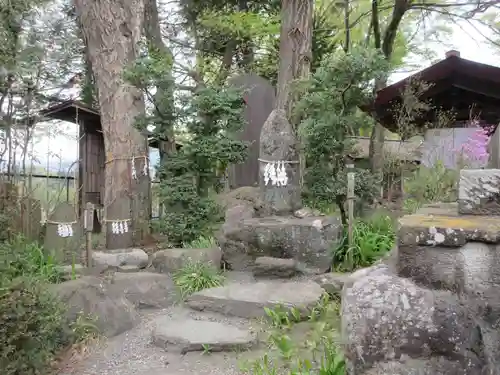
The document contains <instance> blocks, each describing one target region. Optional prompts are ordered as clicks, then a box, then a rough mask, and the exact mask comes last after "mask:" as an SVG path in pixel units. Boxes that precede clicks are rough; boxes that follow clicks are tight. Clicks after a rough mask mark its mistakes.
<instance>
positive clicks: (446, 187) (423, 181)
mask: <svg viewBox="0 0 500 375" xmlns="http://www.w3.org/2000/svg"><path fill="white" fill-rule="evenodd" d="M458 178H459V171H458V170H454V169H448V168H446V167H445V166H444V165H443V163H442V162H437V163H436V164H435V165H434V166H433V167H430V168H429V167H425V166H420V167H419V168H418V169H417V170H416V171H415V172H414V173H413V174H412V175H411V176H410V177H409V178H407V179H405V181H404V185H403V187H404V190H405V195H407V196H408V197H409V198H410V199H411V200H412V202H414V203H412V205H415V206H419V205H422V204H426V203H435V202H454V201H456V199H457V193H458Z"/></svg>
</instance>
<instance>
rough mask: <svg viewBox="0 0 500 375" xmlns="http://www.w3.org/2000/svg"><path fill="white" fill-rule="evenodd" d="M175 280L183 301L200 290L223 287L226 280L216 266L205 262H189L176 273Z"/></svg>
mask: <svg viewBox="0 0 500 375" xmlns="http://www.w3.org/2000/svg"><path fill="white" fill-rule="evenodd" d="M216 266H218V265H216ZM173 279H174V283H175V285H176V286H177V287H178V288H179V290H180V292H181V296H182V298H183V299H184V298H185V297H187V296H189V295H191V294H193V293H196V292H199V291H200V290H203V289H207V288H215V287H218V286H221V285H222V284H223V283H224V280H225V278H224V276H223V275H222V274H221V272H220V271H219V270H218V269H217V268H215V267H214V265H212V264H206V263H203V262H188V263H187V264H186V265H185V266H184V267H183V268H181V269H180V270H179V271H177V272H175V273H174V275H173Z"/></svg>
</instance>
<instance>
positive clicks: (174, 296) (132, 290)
mask: <svg viewBox="0 0 500 375" xmlns="http://www.w3.org/2000/svg"><path fill="white" fill-rule="evenodd" d="M108 291H109V292H110V293H111V294H112V295H114V296H120V295H123V296H124V297H125V298H126V299H127V300H128V301H129V302H131V303H132V304H133V305H134V306H135V307H136V308H139V309H144V308H166V307H170V306H172V305H173V304H174V303H177V302H178V301H179V297H180V296H179V295H178V289H177V288H176V287H175V285H174V282H173V281H172V279H171V278H170V276H168V275H162V274H159V273H153V272H134V273H116V274H115V275H114V281H113V284H109V285H108Z"/></svg>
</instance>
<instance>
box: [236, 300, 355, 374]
mask: <svg viewBox="0 0 500 375" xmlns="http://www.w3.org/2000/svg"><path fill="white" fill-rule="evenodd" d="M265 312H266V316H267V320H268V321H269V323H270V324H269V326H268V327H266V332H267V333H269V337H268V348H269V350H268V352H267V353H266V354H265V355H264V356H262V357H261V358H260V359H258V360H255V361H250V362H247V363H245V364H244V365H243V366H242V371H243V372H244V373H246V374H249V375H250V374H251V375H277V374H280V375H281V374H286V375H313V374H314V375H318V374H319V375H345V373H346V364H345V359H344V355H343V353H342V351H341V350H340V347H339V345H338V339H337V337H336V332H337V331H338V325H339V324H338V323H339V301H336V300H332V299H330V298H329V297H328V296H327V295H325V296H324V298H322V299H321V301H320V302H318V304H317V306H315V307H314V308H313V309H312V310H311V311H310V313H309V315H308V316H304V315H303V314H300V313H299V312H298V310H295V309H293V308H292V309H289V310H288V309H285V308H284V307H283V306H279V305H278V306H276V308H274V309H269V308H266V309H265ZM304 324H305V325H307V326H308V327H310V329H309V331H308V333H307V335H306V337H304V336H303V332H302V333H301V336H300V337H294V334H295V328H298V327H299V326H300V325H304ZM298 331H299V332H300V329H299V330H298Z"/></svg>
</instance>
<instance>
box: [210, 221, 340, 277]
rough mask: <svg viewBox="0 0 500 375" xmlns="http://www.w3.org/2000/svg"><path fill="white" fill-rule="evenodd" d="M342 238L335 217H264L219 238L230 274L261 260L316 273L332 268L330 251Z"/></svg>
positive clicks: (235, 227)
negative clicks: (294, 263)
mask: <svg viewBox="0 0 500 375" xmlns="http://www.w3.org/2000/svg"><path fill="white" fill-rule="evenodd" d="M341 235H342V224H341V223H340V220H339V219H338V218H336V217H331V216H320V217H307V218H303V219H298V218H295V217H279V216H272V217H264V218H253V219H245V220H242V221H241V222H239V223H237V225H232V226H228V227H226V228H225V229H224V232H223V233H222V234H221V236H220V237H219V245H220V246H221V249H222V252H223V256H224V260H225V261H226V262H228V263H229V264H230V265H231V267H232V269H233V270H236V271H243V270H251V269H252V267H253V266H254V260H255V259H256V258H258V257H261V256H268V257H274V258H288V259H294V260H296V261H298V262H299V263H300V264H302V265H304V266H305V267H306V268H309V269H310V270H313V271H314V272H317V273H322V272H326V271H327V270H328V269H329V268H330V267H331V265H332V261H333V252H332V247H334V246H336V245H337V243H338V242H339V241H340V238H341Z"/></svg>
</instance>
